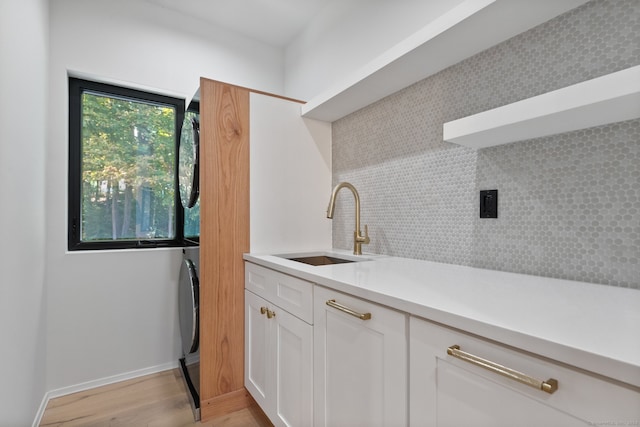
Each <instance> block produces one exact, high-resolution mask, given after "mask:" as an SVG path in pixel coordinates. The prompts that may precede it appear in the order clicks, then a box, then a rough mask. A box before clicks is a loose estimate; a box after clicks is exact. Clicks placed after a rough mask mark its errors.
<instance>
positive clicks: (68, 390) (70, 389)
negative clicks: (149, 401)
mask: <svg viewBox="0 0 640 427" xmlns="http://www.w3.org/2000/svg"><path fill="white" fill-rule="evenodd" d="M178 366H180V364H179V363H178V361H177V360H176V361H175V362H169V363H163V364H161V365H156V366H150V367H148V368H143V369H138V370H135V371H129V372H125V373H123V374H117V375H112V376H110V377H104V378H99V379H97V380H91V381H87V382H84V383H80V384H75V385H71V386H67V387H62V388H58V389H55V390H50V391H48V392H46V393H45V395H44V397H43V398H42V403H40V407H39V408H38V412H37V413H36V417H35V419H34V420H33V425H32V427H38V425H39V424H40V421H41V420H42V417H43V415H44V411H45V409H46V408H47V404H48V403H49V400H51V399H55V398H56V397H61V396H66V395H68V394H72V393H77V392H79V391H84V390H90V389H92V388H96V387H101V386H103V385H107V384H113V383H117V382H120V381H126V380H130V379H133V378H138V377H143V376H145V375H149V374H155V373H157V372H162V371H167V370H169V369H174V368H177V367H178Z"/></svg>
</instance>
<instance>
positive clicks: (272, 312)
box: [267, 310, 276, 319]
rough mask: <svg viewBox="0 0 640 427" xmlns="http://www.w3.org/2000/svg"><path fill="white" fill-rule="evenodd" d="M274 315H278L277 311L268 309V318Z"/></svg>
mask: <svg viewBox="0 0 640 427" xmlns="http://www.w3.org/2000/svg"><path fill="white" fill-rule="evenodd" d="M272 317H276V313H275V312H274V311H271V310H267V319H271V318H272Z"/></svg>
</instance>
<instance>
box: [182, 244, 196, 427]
mask: <svg viewBox="0 0 640 427" xmlns="http://www.w3.org/2000/svg"><path fill="white" fill-rule="evenodd" d="M182 254H183V256H182V266H181V267H180V280H179V283H178V288H179V292H178V305H179V306H178V308H179V310H178V311H179V317H180V337H181V341H182V358H180V372H181V373H182V378H183V380H184V383H185V387H186V388H187V392H188V394H189V402H190V403H191V408H192V409H193V413H194V418H195V420H196V421H199V420H200V307H199V306H200V282H199V280H198V269H199V267H200V248H199V247H198V246H194V247H186V248H183V249H182Z"/></svg>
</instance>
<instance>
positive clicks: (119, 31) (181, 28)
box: [46, 0, 283, 392]
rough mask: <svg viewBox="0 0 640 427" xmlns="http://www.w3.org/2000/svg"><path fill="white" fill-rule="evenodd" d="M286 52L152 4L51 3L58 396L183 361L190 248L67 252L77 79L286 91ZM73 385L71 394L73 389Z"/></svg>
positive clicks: (50, 224)
mask: <svg viewBox="0 0 640 427" xmlns="http://www.w3.org/2000/svg"><path fill="white" fill-rule="evenodd" d="M282 60H283V54H282V52H281V51H279V50H276V49H274V48H272V47H269V46H266V45H262V44H259V43H256V42H250V41H248V40H246V39H242V38H240V37H237V36H233V35H231V34H229V33H225V32H222V31H218V30H216V29H213V28H211V27H208V26H206V25H205V24H203V23H201V22H198V21H193V20H189V18H186V17H183V16H180V15H175V14H173V13H170V12H168V11H167V10H165V9H163V8H160V7H158V6H155V5H152V4H150V3H146V2H131V1H126V0H115V1H113V0H111V1H100V2H98V1H85V0H53V1H52V2H51V63H50V103H49V107H50V115H49V117H50V129H49V131H50V140H49V141H48V158H47V164H48V170H47V184H46V191H47V200H46V212H47V219H46V225H47V256H48V258H47V280H46V285H47V292H48V307H49V309H48V319H47V320H48V322H47V323H48V331H47V336H48V341H47V346H48V347H47V353H48V354H47V389H48V390H55V389H60V388H62V390H58V391H59V392H64V391H69V390H70V388H69V387H71V386H74V385H78V384H80V383H83V382H87V381H95V380H98V379H102V378H105V377H109V376H112V375H119V374H123V373H127V372H131V371H136V370H141V369H147V368H153V367H160V368H162V367H166V366H167V364H171V363H177V359H178V357H179V348H180V346H179V332H178V325H177V312H176V309H177V301H176V299H177V279H178V272H179V267H180V261H181V253H180V250H179V249H168V250H139V251H136V250H132V251H109V252H104V251H102V252H84V253H67V251H66V247H67V240H66V224H67V216H66V215H67V205H66V204H67V196H66V195H67V166H68V165H67V158H68V139H67V138H68V133H67V128H68V115H67V108H68V93H67V72H68V70H72V71H74V72H79V73H83V74H88V75H93V76H97V77H98V78H101V79H106V80H110V81H120V82H127V83H129V84H131V85H133V86H136V87H138V86H143V87H150V88H153V89H154V90H159V91H161V92H164V93H168V94H177V95H180V96H183V97H187V98H189V97H190V96H191V95H192V94H193V93H194V91H195V89H196V88H197V86H198V80H199V77H200V76H205V77H209V78H213V79H217V80H222V81H226V82H229V83H234V84H238V85H242V86H248V87H252V88H256V89H260V90H264V91H271V92H276V93H281V92H282V90H283V84H282ZM71 388H72V387H71Z"/></svg>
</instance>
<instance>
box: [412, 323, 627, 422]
mask: <svg viewBox="0 0 640 427" xmlns="http://www.w3.org/2000/svg"><path fill="white" fill-rule="evenodd" d="M409 328H410V344H409V347H410V349H411V351H410V361H409V364H410V370H411V381H410V396H411V398H410V424H411V426H412V427H418V426H438V427H445V426H491V427H499V426H510V427H515V426H563V427H564V426H585V425H605V424H606V425H634V423H636V424H637V422H638V420H640V393H639V392H638V390H637V389H635V390H634V389H633V388H632V387H630V386H629V387H627V386H625V385H622V384H620V383H617V382H614V381H613V380H608V379H606V378H604V377H600V376H595V375H591V374H589V373H586V372H584V371H578V370H576V369H572V368H571V367H568V366H566V365H560V364H557V363H554V362H552V361H550V360H548V359H543V358H540V357H537V356H535V355H532V354H530V353H524V352H521V351H518V350H516V349H513V348H511V347H505V346H502V345H500V344H497V343H495V342H490V341H487V340H484V339H482V338H478V337H476V336H472V335H469V334H466V333H463V332H461V331H458V330H454V329H450V328H448V327H444V326H440V325H437V324H435V323H432V322H429V321H425V320H422V319H419V318H415V317H412V318H411V320H410V326H409ZM454 345H455V346H458V347H459V350H461V351H463V352H464V353H463V354H462V356H463V357H469V356H465V354H466V355H471V356H470V357H471V358H473V357H480V358H482V359H483V360H478V359H476V362H478V363H473V362H470V361H468V360H463V359H460V358H458V357H455V356H453V355H450V354H448V351H447V350H448V348H449V347H452V346H454ZM453 353H454V354H455V353H457V352H455V351H453ZM480 364H482V365H484V366H480ZM493 364H498V365H500V366H498V367H496V366H494V365H493ZM489 365H491V366H490V367H491V368H492V369H487V367H489ZM505 368H507V369H513V370H515V371H517V373H515V374H513V375H514V376H523V377H531V378H532V379H533V380H534V381H538V380H539V381H544V382H549V380H551V379H554V380H556V381H557V383H558V387H557V390H556V391H554V392H553V393H547V392H544V391H542V390H539V389H536V388H534V387H532V386H531V385H527V384H524V383H520V382H518V381H516V380H514V378H513V377H505V376H502V375H501V374H498V373H496V372H495V370H496V369H499V370H503V371H504V370H505Z"/></svg>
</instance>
